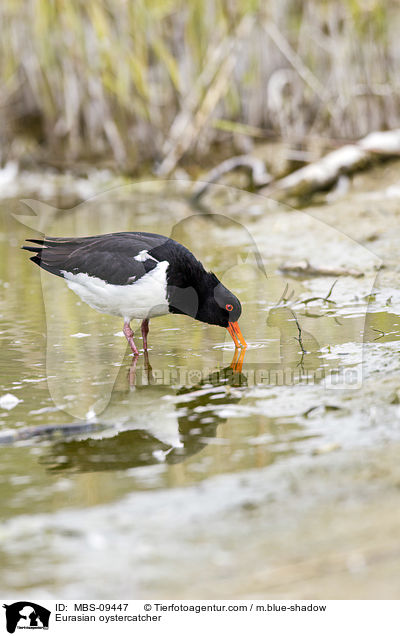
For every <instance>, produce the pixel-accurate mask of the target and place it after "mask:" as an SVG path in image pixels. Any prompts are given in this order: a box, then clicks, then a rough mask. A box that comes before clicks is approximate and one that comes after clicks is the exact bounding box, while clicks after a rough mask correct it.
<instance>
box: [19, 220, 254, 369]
mask: <svg viewBox="0 0 400 636" xmlns="http://www.w3.org/2000/svg"><path fill="white" fill-rule="evenodd" d="M27 240H28V242H30V243H34V244H35V245H34V246H27V245H24V246H23V249H25V250H28V251H30V252H35V255H34V256H32V257H31V259H30V260H31V261H33V262H34V263H37V264H38V265H39V266H40V267H41V268H43V269H45V270H47V271H48V272H51V273H52V274H55V275H56V276H61V277H63V278H64V279H65V281H66V283H67V285H68V287H69V288H70V289H72V291H74V292H75V293H76V294H78V296H79V297H80V298H81V299H82V300H83V301H84V302H86V303H87V304H88V305H90V307H93V309H97V311H100V312H102V313H106V314H111V315H114V316H121V317H122V318H123V319H124V328H123V331H124V334H125V337H126V339H127V340H128V343H129V345H130V347H131V349H132V351H133V353H134V355H135V356H137V355H138V354H139V352H138V349H137V347H136V345H135V343H134V340H133V335H134V334H133V331H132V329H131V326H130V321H131V320H132V319H134V318H136V319H141V320H142V325H141V331H142V336H143V347H144V350H147V334H148V332H149V320H150V318H154V317H156V316H163V315H165V314H168V313H172V314H186V315H188V316H191V317H192V318H195V319H196V320H200V321H202V322H206V323H208V324H211V325H219V326H220V327H226V329H228V331H229V333H230V335H231V337H232V339H233V341H234V343H235V346H236V347H244V348H245V347H246V346H247V345H246V342H245V340H244V338H243V336H242V334H241V331H240V328H239V325H238V319H239V317H240V315H241V313H242V308H241V305H240V302H239V300H238V298H236V296H235V295H234V294H232V292H230V291H229V290H228V289H227V288H226V287H224V285H223V284H222V283H221V282H220V281H219V280H218V278H217V277H216V276H215V274H213V273H212V272H207V271H206V270H205V269H204V267H203V265H202V264H201V263H200V261H198V260H197V259H196V257H195V256H194V255H193V254H192V253H191V252H190V251H189V250H188V249H187V248H186V247H184V246H183V245H181V244H180V243H178V242H177V241H174V240H173V239H171V238H168V237H166V236H162V235H160V234H150V233H148V232H117V233H114V234H102V235H99V236H85V237H78V238H61V237H46V238H44V239H27Z"/></svg>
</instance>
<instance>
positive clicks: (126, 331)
mask: <svg viewBox="0 0 400 636" xmlns="http://www.w3.org/2000/svg"><path fill="white" fill-rule="evenodd" d="M123 332H124V334H125V338H126V339H127V341H128V342H129V346H130V348H131V349H132V351H133V355H134V356H138V355H139V351H138V350H137V348H136V345H135V343H134V342H133V331H132V329H131V326H130V324H129V322H125V323H124V329H123Z"/></svg>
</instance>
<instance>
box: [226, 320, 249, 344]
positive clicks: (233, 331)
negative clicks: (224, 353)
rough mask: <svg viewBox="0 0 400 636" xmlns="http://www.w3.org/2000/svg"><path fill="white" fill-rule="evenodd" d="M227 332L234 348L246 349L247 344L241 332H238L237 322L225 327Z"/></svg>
mask: <svg viewBox="0 0 400 636" xmlns="http://www.w3.org/2000/svg"><path fill="white" fill-rule="evenodd" d="M227 330H228V331H229V333H230V335H231V338H232V340H233V342H234V343H235V347H236V348H239V347H243V348H244V349H246V347H247V342H246V340H245V339H244V338H243V336H242V332H241V331H240V328H239V324H238V323H237V322H229V323H228V326H227Z"/></svg>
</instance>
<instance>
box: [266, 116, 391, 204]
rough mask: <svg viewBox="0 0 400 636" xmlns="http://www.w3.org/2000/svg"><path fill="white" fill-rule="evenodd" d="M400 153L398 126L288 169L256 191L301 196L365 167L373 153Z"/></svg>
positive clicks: (330, 184)
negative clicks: (313, 160) (295, 168)
mask: <svg viewBox="0 0 400 636" xmlns="http://www.w3.org/2000/svg"><path fill="white" fill-rule="evenodd" d="M379 155H381V156H386V157H387V156H398V155H400V129H396V130H388V131H384V132H373V133H370V134H369V135H367V136H366V137H364V138H363V139H360V141H358V142H357V143H355V144H347V145H346V146H343V147H342V148H338V150H334V151H333V152H330V153H329V154H327V155H326V156H325V157H322V159H319V160H318V161H316V162H314V163H312V164H309V165H308V166H304V167H303V168H300V169H299V170H296V171H295V172H292V173H291V174H289V175H288V176H287V177H283V179H278V180H277V181H275V182H273V183H271V184H269V185H268V186H267V187H265V188H262V189H261V190H260V192H261V194H264V195H266V196H271V195H274V196H275V195H279V194H282V195H285V196H304V195H307V194H311V193H312V192H316V191H317V190H324V189H326V188H328V187H330V186H332V185H333V184H334V183H336V181H337V179H338V178H339V177H340V176H341V175H343V174H351V173H353V172H356V171H357V170H359V169H361V168H364V167H366V166H368V165H369V164H370V163H371V162H372V161H373V160H374V159H375V158H376V157H377V156H379Z"/></svg>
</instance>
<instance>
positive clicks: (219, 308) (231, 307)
mask: <svg viewBox="0 0 400 636" xmlns="http://www.w3.org/2000/svg"><path fill="white" fill-rule="evenodd" d="M241 313H242V306H241V304H240V300H239V299H238V298H237V297H236V296H235V295H234V294H232V292H231V291H229V289H227V288H226V287H225V286H224V285H223V284H222V283H221V282H220V281H219V280H218V278H217V277H216V276H215V275H214V274H211V275H210V278H209V281H208V286H207V291H206V293H205V295H204V297H203V299H202V302H201V303H200V304H199V308H198V311H197V315H196V319H197V320H201V321H202V322H206V323H208V324H210V325H218V326H220V327H225V328H226V329H228V331H229V333H230V335H231V337H232V339H233V341H234V342H235V345H236V346H240V345H241V346H243V347H246V346H247V344H246V342H245V340H244V338H243V336H242V334H241V331H240V329H239V325H238V320H239V318H240V316H241Z"/></svg>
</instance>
